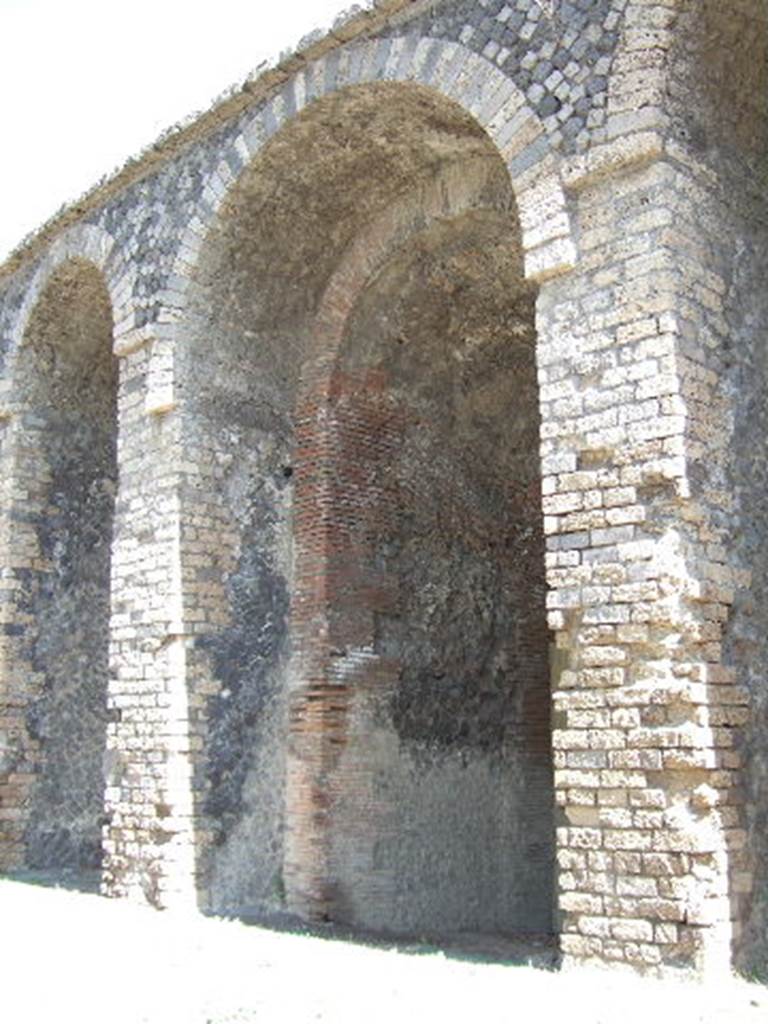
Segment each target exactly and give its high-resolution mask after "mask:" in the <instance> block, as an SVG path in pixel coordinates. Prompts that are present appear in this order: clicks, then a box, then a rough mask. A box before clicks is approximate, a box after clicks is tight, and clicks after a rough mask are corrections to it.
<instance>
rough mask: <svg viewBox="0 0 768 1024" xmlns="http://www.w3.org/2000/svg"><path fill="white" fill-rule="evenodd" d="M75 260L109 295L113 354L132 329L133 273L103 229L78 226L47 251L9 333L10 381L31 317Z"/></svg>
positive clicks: (84, 225) (57, 240)
mask: <svg viewBox="0 0 768 1024" xmlns="http://www.w3.org/2000/svg"><path fill="white" fill-rule="evenodd" d="M74 260H78V261H82V262H86V263H90V264H91V265H92V266H94V267H95V268H96V270H98V271H99V273H100V274H101V275H102V278H103V280H104V284H105V285H106V288H107V291H108V292H109V297H110V302H111V306H112V322H113V351H114V352H115V353H117V352H118V351H119V349H120V347H121V344H122V343H123V339H124V337H125V335H126V334H128V333H129V332H130V331H131V330H132V328H133V322H134V318H133V308H132V295H133V287H132V282H133V278H134V276H135V275H134V271H133V269H132V268H131V267H130V266H129V265H126V264H124V263H122V261H120V259H119V256H118V253H117V249H116V246H115V241H114V239H113V238H112V236H111V235H110V234H109V233H108V232H106V231H105V230H104V229H103V228H100V227H97V226H95V225H93V224H77V225H75V226H74V227H72V228H70V229H69V230H68V231H66V232H64V233H63V234H62V235H59V237H58V238H57V239H56V240H55V241H54V242H53V244H52V245H51V246H50V248H49V249H48V250H47V251H46V253H45V255H44V256H43V258H42V260H41V261H40V263H39V265H38V267H37V270H36V271H35V273H34V275H33V277H32V280H31V281H30V284H29V286H28V288H27V290H26V293H25V295H24V300H23V302H22V304H21V307H20V308H19V312H18V314H17V316H16V318H15V322H14V325H13V328H12V331H11V336H10V341H11V348H10V359H9V371H10V372H9V379H10V380H11V381H13V380H14V379H15V363H16V358H17V355H18V352H19V349H20V348H21V345H22V343H23V340H24V335H25V333H26V331H27V327H28V325H29V320H30V317H31V316H32V313H33V311H34V309H35V307H36V305H37V303H38V302H39V300H40V298H41V297H42V295H43V292H44V291H45V289H46V287H47V286H48V283H49V282H50V280H51V278H52V277H53V275H54V274H55V273H56V272H57V271H58V270H59V269H60V268H61V267H62V266H64V265H65V264H67V263H70V262H72V261H74Z"/></svg>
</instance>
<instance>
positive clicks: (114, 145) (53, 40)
mask: <svg viewBox="0 0 768 1024" xmlns="http://www.w3.org/2000/svg"><path fill="white" fill-rule="evenodd" d="M350 3H351V0H206V2H200V0H186V2H183V0H0V97H1V99H0V104H1V105H0V132H2V134H0V262H2V260H3V259H4V258H5V256H6V255H7V254H8V252H9V251H10V250H11V249H12V248H13V247H14V246H15V245H16V244H17V243H18V242H19V241H20V240H21V239H22V237H23V236H24V235H25V234H27V232H29V231H32V230H34V229H35V228H37V227H39V226H40V225H41V224H42V223H43V221H45V220H47V218H48V217H50V216H51V214H53V213H54V212H55V211H56V210H57V209H58V208H59V207H60V206H61V205H62V204H63V203H65V202H68V201H70V200H73V199H76V198H77V197H78V196H80V195H81V194H82V193H83V192H85V191H86V190H87V189H88V188H89V187H90V186H91V185H93V184H94V183H95V182H96V181H97V179H98V178H100V177H101V175H103V174H105V173H108V172H110V171H112V170H113V169H114V168H116V167H117V166H118V165H120V164H122V163H123V162H124V161H125V160H126V159H127V158H128V157H129V156H132V155H133V154H135V153H137V152H138V151H139V150H140V149H142V148H143V147H144V146H146V145H147V144H148V143H150V142H152V141H153V140H154V139H155V138H156V136H157V135H159V134H160V132H161V131H162V130H163V129H164V128H167V127H168V126H169V125H172V124H174V123H175V122H177V121H179V120H180V119H182V118H184V117H185V116H186V115H187V114H190V113H192V112H194V111H197V110H204V109H205V108H206V107H208V106H209V105H210V102H211V100H212V99H213V98H214V96H216V95H217V94H219V93H221V92H223V91H224V90H225V89H226V88H228V87H229V86H230V85H233V84H235V83H239V82H242V81H243V80H244V79H245V77H246V76H247V74H248V73H249V71H251V70H252V69H253V68H254V67H256V65H258V64H259V63H261V62H262V61H263V60H265V59H267V58H271V57H273V56H275V55H276V54H277V53H279V52H280V51H281V50H284V49H287V48H289V47H291V48H292V47H293V46H294V45H295V43H297V42H298V40H299V38H300V37H301V36H303V35H305V34H306V33H307V32H309V31H311V30H312V29H314V28H318V27H320V28H323V27H326V26H329V25H330V23H331V21H332V20H333V17H334V16H335V15H336V14H338V13H339V11H341V10H343V9H344V8H345V7H348V6H350Z"/></svg>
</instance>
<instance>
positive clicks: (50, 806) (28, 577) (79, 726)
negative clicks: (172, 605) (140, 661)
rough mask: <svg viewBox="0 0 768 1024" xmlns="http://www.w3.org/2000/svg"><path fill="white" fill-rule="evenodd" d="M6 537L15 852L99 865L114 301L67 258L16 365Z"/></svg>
mask: <svg viewBox="0 0 768 1024" xmlns="http://www.w3.org/2000/svg"><path fill="white" fill-rule="evenodd" d="M14 385H15V392H16V396H17V402H18V409H19V417H18V422H19V426H18V429H17V431H16V437H15V459H14V466H15V486H16V488H17V489H18V490H17V493H18V494H21V495H23V503H22V502H21V501H20V502H19V507H18V508H16V509H14V511H13V532H14V536H13V537H12V540H11V546H12V552H13V557H14V577H15V581H16V586H17V595H18V596H17V599H16V615H17V628H18V631H19V634H20V636H19V640H20V644H19V649H18V657H17V659H16V667H15V672H16V677H17V686H18V688H19V689H20V690H22V691H23V692H22V693H21V696H22V698H23V715H24V725H25V733H26V743H25V746H26V751H25V765H24V766H22V767H25V768H26V769H27V777H28V778H29V779H30V785H29V790H28V794H27V796H26V813H25V817H24V835H23V846H24V853H23V862H24V865H25V867H26V868H28V869H31V870H34V871H44V872H53V873H54V874H57V873H61V872H62V871H66V872H68V873H70V874H83V873H85V872H97V870H98V868H99V867H100V864H101V829H102V824H103V822H102V816H103V806H104V767H103V761H104V751H105V746H106V731H107V675H108V640H109V608H110V599H109V588H110V546H111V540H112V519H113V512H114V500H115V487H116V482H117V464H116V419H115V417H116V388H117V374H116V364H115V361H114V359H113V356H112V311H111V304H110V298H109V293H108V292H107V289H106V286H105V284H104V281H103V279H102V277H101V274H100V273H99V272H98V271H97V270H96V268H95V267H93V266H92V265H91V264H89V263H86V262H85V261H79V260H71V261H69V262H68V263H66V264H64V265H63V266H62V267H60V268H59V269H58V270H57V271H55V272H54V273H53V274H52V276H51V277H50V279H49V281H48V283H47V284H46V286H45V288H44V290H43V292H42V294H41V296H40V298H39V300H38V301H37V303H36V305H35V307H34V309H33V310H32V313H31V316H30V318H29V323H28V325H27V328H26V331H25V334H24V337H23V341H22V344H21V347H20V349H19V352H18V357H17V363H16V370H15V378H14Z"/></svg>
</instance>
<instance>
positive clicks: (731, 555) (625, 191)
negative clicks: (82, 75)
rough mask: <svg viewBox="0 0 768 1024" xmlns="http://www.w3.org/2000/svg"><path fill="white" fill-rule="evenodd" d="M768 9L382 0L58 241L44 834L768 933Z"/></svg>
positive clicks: (41, 387)
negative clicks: (767, 584)
mask: <svg viewBox="0 0 768 1024" xmlns="http://www.w3.org/2000/svg"><path fill="white" fill-rule="evenodd" d="M767 38H768V35H767V33H766V17H765V10H764V7H761V6H760V4H759V3H758V2H757V0H738V2H736V3H732V4H729V5H723V4H720V3H716V2H715V0H711V2H710V0H706V2H704V3H701V4H693V3H692V2H691V0H653V2H650V0H555V2H552V3H540V2H537V0H516V2H507V3H505V2H503V0H441V2H439V3H430V4H425V3H421V2H408V0H391V2H388V3H386V4H384V3H382V4H374V5H372V6H371V5H368V6H367V7H366V8H365V9H364V10H362V11H357V12H356V13H353V14H352V15H351V16H350V17H349V18H346V19H341V20H340V21H339V23H338V24H336V25H335V26H334V30H333V32H332V34H331V35H326V36H321V37H317V38H314V37H313V38H312V39H310V40H309V41H305V44H304V45H305V49H304V52H303V53H302V54H300V55H287V56H286V57H285V58H284V60H283V61H282V63H281V64H280V65H279V66H277V67H276V68H271V69H267V70H265V71H264V74H263V75H262V76H261V77H260V78H256V79H254V80H252V81H249V82H248V83H246V85H245V86H244V88H243V90H242V92H241V93H239V94H237V95H235V96H233V97H231V98H229V99H228V100H226V101H225V102H223V103H222V104H221V105H219V106H218V107H216V108H214V109H213V110H212V111H211V112H209V113H208V114H206V115H204V116H203V117H202V118H201V119H199V120H198V121H197V122H195V124H193V125H190V126H188V127H187V128H185V129H183V130H182V131H181V132H180V133H178V135H176V136H173V135H171V136H170V137H169V138H168V139H166V140H165V141H162V142H161V143H159V144H158V146H157V147H156V148H155V149H154V150H153V151H152V152H150V153H149V154H146V155H145V156H144V157H143V158H141V159H139V160H138V161H137V162H136V163H135V164H134V165H132V166H130V167H129V168H127V169H126V170H125V171H123V172H121V174H120V175H118V176H117V177H116V178H115V179H114V181H112V182H110V183H107V184H106V185H104V186H102V187H100V188H98V189H96V190H95V191H94V192H93V193H92V194H91V195H90V196H88V197H86V199H85V200H84V201H83V202H82V203H81V204H79V205H78V206H77V207H76V208H73V209H72V210H71V211H68V212H65V213H64V214H63V215H62V217H61V218H59V219H58V220H57V221H56V222H54V223H52V224H51V225H50V226H49V227H48V228H46V229H45V230H44V231H43V232H42V233H41V234H40V236H39V237H38V238H37V239H35V240H32V241H31V242H30V243H29V244H28V245H27V246H26V247H24V248H22V249H20V251H19V252H18V254H16V255H15V256H14V257H13V259H12V260H10V261H9V263H8V264H7V265H6V267H5V268H4V272H3V273H2V274H1V275H0V628H1V630H2V631H1V632H0V799H1V802H0V863H2V865H3V866H4V867H5V868H9V869H10V868H19V867H35V866H44V867H57V868H60V869H61V868H83V867H85V866H87V865H89V864H93V863H95V862H96V861H98V859H99V856H100V855H99V852H98V849H97V843H96V836H97V832H98V828H99V827H100V825H101V823H102V821H103V822H104V827H103V851H104V886H105V890H106V891H108V892H109V893H111V894H112V895H120V896H130V897H132V898H139V899H146V900H149V901H150V902H153V903H155V904H157V905H159V906H172V905H189V904H194V905H197V906H201V907H204V908H206V909H212V910H216V911H227V912H235V913H237V912H246V911H248V912H254V911H255V912H258V913H271V912H276V911H280V912H282V911H284V910H286V909H287V910H289V911H292V912H295V913H299V914H302V915H305V916H309V917H314V918H323V917H329V918H332V919H335V920H338V921H343V922H347V923H351V924H353V925H358V926H364V927H369V928H374V929H379V930H395V931H404V932H409V933H413V932H420V933H424V932H428V931H430V930H431V931H435V932H441V933H445V932H450V931H460V930H466V929H471V930H475V931H477V930H480V931H482V930H492V931H514V930H523V931H531V930H548V929H550V928H552V929H554V930H558V931H559V932H560V934H561V940H562V950H563V952H564V954H565V955H566V956H567V957H570V958H577V959H581V960H592V959H598V960H602V961H608V962H622V961H623V962H625V963H628V964H631V965H633V966H635V967H638V968H640V969H645V970H654V971H662V970H667V969H670V968H675V967H688V968H691V967H693V968H698V969H702V970H705V971H716V970H720V969H724V968H725V967H727V966H728V965H729V964H730V963H731V962H732V961H733V960H735V961H736V962H738V963H740V964H745V965H751V966H752V967H754V966H755V965H759V964H760V963H761V962H764V959H765V941H766V940H765V936H766V921H768V875H767V872H768V867H767V866H766V865H768V849H766V838H765V837H766V835H767V834H768V832H767V830H766V828H765V816H766V813H768V812H767V811H766V808H768V783H767V781H766V780H768V767H767V766H766V755H765V750H766V749H768V746H767V745H766V729H767V728H768V726H767V725H766V717H765V712H766V707H765V686H764V680H763V677H764V668H765V664H766V658H767V657H768V652H766V650H765V639H764V637H765V635H766V633H767V631H766V629H765V628H764V626H765V618H766V607H768V606H767V604H766V602H767V601H768V595H766V594H765V593H764V589H765V588H764V579H765V577H766V572H764V571H762V569H763V568H765V567H764V566H763V562H764V560H765V555H764V549H765V548H766V544H765V541H766V524H765V519H766V517H765V515H764V514H763V513H764V504H765V493H764V492H765V486H764V483H765V479H764V478H765V475H766V473H765V467H766V464H768V463H767V462H766V455H765V440H764V434H765V431H763V430H762V428H761V424H762V421H763V419H764V418H765V409H764V404H765V403H764V399H763V395H764V393H765V391H766V388H765V386H764V383H765V382H764V379H763V378H764V376H765V373H766V369H767V368H766V366H765V365H764V363H765V359H764V349H765V346H764V344H763V341H764V334H765V329H766V321H767V318H768V309H767V308H766V300H765V288H764V286H763V282H764V278H765V275H766V269H767V268H766V262H767V255H766V254H767V252H768V248H767V246H768V243H767V241H766V239H767V237H768V236H767V234H766V231H767V228H768V224H767V220H768V218H766V209H765V188H764V185H765V176H766V163H765V161H766V125H767V124H768V119H767V117H766V109H765V106H766V97H767V96H768V90H767V89H766V88H765V86H766V75H767V74H768V71H767V70H766V39H767ZM747 46H751V47H752V49H751V50H750V57H749V60H746V59H744V53H745V47H747ZM86 352H87V353H88V356H87V358H86V357H85V355H84V353H86ZM112 352H114V354H115V355H116V356H117V357H118V360H119V367H120V373H119V385H118V384H117V383H116V381H115V379H114V376H113V375H112V372H113V371H112V369H111V366H112V363H111V353H112ZM115 392H116V395H117V397H116V406H117V417H116V420H115V415H114V404H115ZM115 453H116V454H115ZM115 479H117V493H116V497H115V496H114V493H113V492H114V481H115ZM110 541H111V544H110ZM110 546H111V554H110V555H108V548H109V547H110ZM110 579H111V583H110V582H109V581H110ZM545 589H546V594H545ZM108 607H110V608H111V611H110V626H109V629H107V626H106V615H107V608H108ZM547 626H548V629H547ZM549 631H551V633H550V632H549ZM107 643H108V644H109V652H110V656H109V661H110V664H109V670H108V671H107V660H106V659H107ZM547 660H548V661H549V668H548V667H547ZM107 675H108V676H109V683H108V687H107ZM550 676H551V679H552V681H553V686H552V687H551V684H550V679H549V677H550ZM107 688H108V702H107V703H105V700H104V694H105V691H106V690H107ZM105 732H106V753H105V756H104V759H103V768H102V769H100V768H99V762H100V759H101V751H103V748H104V744H105V739H104V736H105ZM102 802H103V803H102ZM555 861H556V864H557V872H558V873H557V879H556V885H555V882H554V879H553V871H554V868H553V866H552V865H553V863H554V862H555ZM555 888H557V889H559V897H558V898H557V900H556V899H555V895H554V889H555ZM556 902H557V904H558V908H559V909H558V910H557V911H556V912H555V911H554V910H553V904H555V903H556ZM553 915H554V916H553Z"/></svg>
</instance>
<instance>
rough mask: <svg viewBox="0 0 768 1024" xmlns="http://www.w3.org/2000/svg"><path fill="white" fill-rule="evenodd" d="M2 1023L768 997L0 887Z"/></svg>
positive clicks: (369, 1019)
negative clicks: (284, 930) (376, 943)
mask: <svg viewBox="0 0 768 1024" xmlns="http://www.w3.org/2000/svg"><path fill="white" fill-rule="evenodd" d="M0 922H1V924H0V1021H2V1024H26V1022H34V1024H41V1022H46V1024H48V1022H54V1024H90V1022H98V1024H143V1022H152V1024H230V1022H231V1024H234V1022H251V1021H259V1022H261V1021H270V1022H271V1021H274V1022H280V1024H293V1022H304V1021H313V1022H314V1021H323V1022H329V1024H353V1022H354V1024H377V1022H384V1021H386V1022H388V1024H394V1022H401V1021H414V1022H416V1021H418V1022H419V1024H432V1022H439V1024H452V1022H454V1021H455V1022H459V1021H461V1022H462V1024H497V1022H502V1021H504V1022H513V1021H514V1022H517V1021H521V1022H522V1021H525V1022H526V1024H527V1022H529V1021H533V1022H543V1024H547V1022H549V1021H557V1020H562V1021H567V1022H568V1024H582V1022H585V1024H586V1022H590V1024H598V1022H599V1024H617V1022H618V1024H633V1022H638V1024H639V1022H640V1021H642V1022H643V1024H667V1022H669V1024H693V1022H707V1024H708V1022H718V1024H726V1022H727V1024H766V1021H768V991H767V990H766V989H765V988H763V987H761V986H758V985H750V984H747V983H746V982H744V981H741V980H733V981H726V982H721V983H720V984H718V985H710V986H700V985H694V984H690V983H685V984H684V983H679V982H656V981H651V980H649V979H642V980H640V979H636V978H634V977H627V976H624V975H616V974H615V973H613V972H606V971H586V970H581V971H567V972H562V973H554V972H552V971H547V970H542V969H537V968H534V967H530V966H515V965H510V964H508V963H507V964H500V963H487V962H481V961H480V960H477V959H473V958H472V957H471V956H470V957H468V958H463V959H462V958H459V957H455V956H453V955H446V954H445V953H443V952H438V951H435V950H433V949H432V950H425V951H420V950H419V949H418V947H415V946H408V947H407V948H405V949H388V948H381V947H371V946H362V945H355V944H352V943H349V942H342V941H330V940H327V939H322V938H310V937H306V936H302V935H295V934H286V933H276V932H272V931H266V930H264V929H261V928H257V927H254V926H249V925H245V924H241V923H238V922H231V921H217V920H211V919H205V918H201V917H197V916H195V917H191V916H190V917H186V916H173V915H171V914H160V913H157V912H155V911H152V910H149V909H145V908H142V907H132V906H127V905H125V904H124V903H121V902H117V901H112V900H106V899H102V898H100V897H97V896H94V895H90V894H87V893H81V892H73V891H67V890H64V889H54V888H51V887H47V886H40V885H30V884H24V883H20V882H17V881H7V880H0Z"/></svg>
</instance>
